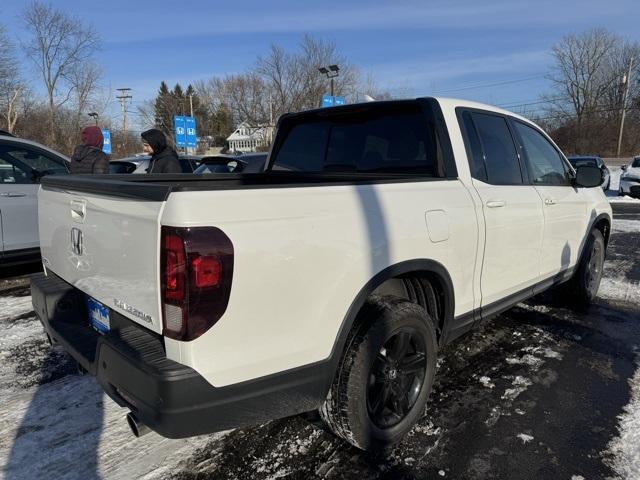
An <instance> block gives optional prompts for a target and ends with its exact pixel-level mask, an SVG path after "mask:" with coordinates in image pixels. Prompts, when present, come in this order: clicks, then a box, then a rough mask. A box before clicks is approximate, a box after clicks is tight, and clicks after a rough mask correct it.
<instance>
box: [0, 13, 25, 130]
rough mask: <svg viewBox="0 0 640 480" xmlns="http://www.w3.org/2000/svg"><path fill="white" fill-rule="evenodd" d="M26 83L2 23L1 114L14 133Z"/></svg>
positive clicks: (7, 126)
mask: <svg viewBox="0 0 640 480" xmlns="http://www.w3.org/2000/svg"><path fill="white" fill-rule="evenodd" d="M25 90H26V84H25V83H24V81H23V80H22V78H21V77H20V73H19V71H18V62H17V60H16V57H15V51H14V47H13V44H12V43H11V42H10V41H9V38H8V37H7V35H6V32H5V30H4V26H3V25H0V116H2V118H3V119H4V123H5V127H6V129H7V130H8V131H9V132H10V133H13V131H14V129H15V126H16V123H17V121H18V115H19V106H20V102H21V101H22V99H23V98H24V94H25Z"/></svg>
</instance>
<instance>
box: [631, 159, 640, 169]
mask: <svg viewBox="0 0 640 480" xmlns="http://www.w3.org/2000/svg"><path fill="white" fill-rule="evenodd" d="M631 168H640V157H636V158H634V159H633V163H632V164H631Z"/></svg>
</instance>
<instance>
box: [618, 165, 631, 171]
mask: <svg viewBox="0 0 640 480" xmlns="http://www.w3.org/2000/svg"><path fill="white" fill-rule="evenodd" d="M628 166H629V165H622V166H621V167H620V168H621V169H622V170H626V169H627V167H628Z"/></svg>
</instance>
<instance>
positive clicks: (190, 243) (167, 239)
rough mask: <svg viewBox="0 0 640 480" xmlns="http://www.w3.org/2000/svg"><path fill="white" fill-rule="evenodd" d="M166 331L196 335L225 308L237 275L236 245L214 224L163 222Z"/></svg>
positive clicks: (177, 335) (188, 337)
mask: <svg viewBox="0 0 640 480" xmlns="http://www.w3.org/2000/svg"><path fill="white" fill-rule="evenodd" d="M161 235H162V239H161V245H162V250H161V255H160V271H161V276H162V285H161V288H162V317H163V327H164V328H163V335H165V336H167V337H169V338H173V339H176V340H182V341H189V340H193V339H195V338H198V337H199V336H200V335H202V334H203V333H204V332H206V331H207V330H208V329H209V328H211V327H212V326H213V325H214V324H215V323H216V322H217V321H218V320H219V319H220V317H222V314H223V313H224V312H225V310H226V308H227V304H228V303H229V295H230V294H231V280H232V278H233V245H232V244H231V240H229V237H227V236H226V235H225V234H224V233H223V232H222V231H221V230H220V229H218V228H215V227H187V228H181V227H162V232H161Z"/></svg>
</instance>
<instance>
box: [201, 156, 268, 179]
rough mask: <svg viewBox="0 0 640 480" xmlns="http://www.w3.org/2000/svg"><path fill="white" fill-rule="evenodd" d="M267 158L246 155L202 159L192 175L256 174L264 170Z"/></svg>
mask: <svg viewBox="0 0 640 480" xmlns="http://www.w3.org/2000/svg"><path fill="white" fill-rule="evenodd" d="M267 156H268V154H267V153H247V154H244V155H240V156H233V155H213V156H210V157H203V158H202V160H201V162H200V166H199V167H198V168H197V169H196V170H195V171H194V172H193V173H196V174H202V173H240V172H242V173H257V172H261V171H262V170H263V169H264V165H265V163H266V161H267Z"/></svg>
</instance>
